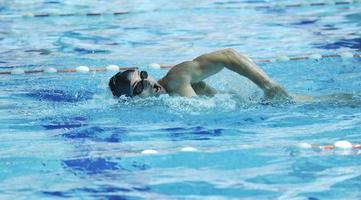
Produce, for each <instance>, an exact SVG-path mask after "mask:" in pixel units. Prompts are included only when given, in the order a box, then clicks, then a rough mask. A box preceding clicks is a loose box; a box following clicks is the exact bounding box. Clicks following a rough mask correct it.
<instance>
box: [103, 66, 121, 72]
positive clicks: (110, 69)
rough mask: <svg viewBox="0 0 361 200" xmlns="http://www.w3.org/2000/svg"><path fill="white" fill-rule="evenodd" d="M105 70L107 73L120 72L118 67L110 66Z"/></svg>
mask: <svg viewBox="0 0 361 200" xmlns="http://www.w3.org/2000/svg"><path fill="white" fill-rule="evenodd" d="M105 69H106V70H107V71H119V66H118V65H108V66H106V67H105Z"/></svg>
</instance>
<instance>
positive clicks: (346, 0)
mask: <svg viewBox="0 0 361 200" xmlns="http://www.w3.org/2000/svg"><path fill="white" fill-rule="evenodd" d="M358 3H361V0H343V1H325V2H307V1H304V2H301V3H289V2H276V3H269V4H267V5H240V6H237V7H229V8H232V9H271V8H302V7H319V6H330V5H336V6H339V5H352V4H358ZM219 4H220V3H219ZM216 8H217V7H216ZM219 8H222V7H219ZM153 11H157V10H153ZM138 12H144V11H138ZM132 13H136V12H128V11H114V12H88V13H61V14H59V13H32V12H27V13H23V14H22V15H0V17H25V18H32V17H34V18H46V17H74V16H86V17H100V16H109V15H113V16H121V15H127V14H132Z"/></svg>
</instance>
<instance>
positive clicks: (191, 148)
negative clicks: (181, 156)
mask: <svg viewBox="0 0 361 200" xmlns="http://www.w3.org/2000/svg"><path fill="white" fill-rule="evenodd" d="M180 151H183V152H194V151H198V149H196V148H194V147H183V148H181V150H180Z"/></svg>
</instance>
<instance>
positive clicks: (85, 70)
mask: <svg viewBox="0 0 361 200" xmlns="http://www.w3.org/2000/svg"><path fill="white" fill-rule="evenodd" d="M75 70H76V72H79V73H88V72H89V71H90V69H89V67H87V66H79V67H77V68H76V69H75Z"/></svg>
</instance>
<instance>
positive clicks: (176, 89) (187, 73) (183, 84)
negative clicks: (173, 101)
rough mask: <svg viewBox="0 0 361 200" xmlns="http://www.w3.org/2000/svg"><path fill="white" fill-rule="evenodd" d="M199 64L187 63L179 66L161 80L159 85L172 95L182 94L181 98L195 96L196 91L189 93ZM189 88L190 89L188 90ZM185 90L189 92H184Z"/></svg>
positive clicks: (194, 62)
mask: <svg viewBox="0 0 361 200" xmlns="http://www.w3.org/2000/svg"><path fill="white" fill-rule="evenodd" d="M196 66H198V62H196V61H185V62H182V63H179V64H177V65H176V66H174V67H173V68H172V69H170V70H169V71H168V73H167V74H166V75H165V76H164V77H163V78H162V79H160V80H159V83H160V84H161V85H162V86H163V87H164V88H165V89H166V90H167V92H168V93H170V94H181V96H189V94H191V95H193V93H194V91H188V90H190V89H191V83H192V74H194V73H195V70H196V68H197V67H196ZM186 88H188V89H186ZM184 90H187V91H186V92H184Z"/></svg>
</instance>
